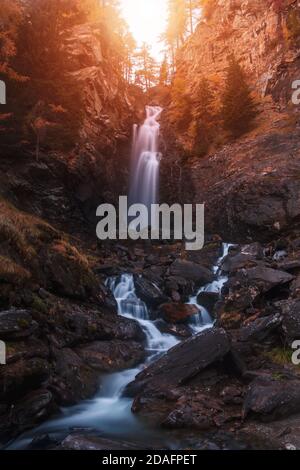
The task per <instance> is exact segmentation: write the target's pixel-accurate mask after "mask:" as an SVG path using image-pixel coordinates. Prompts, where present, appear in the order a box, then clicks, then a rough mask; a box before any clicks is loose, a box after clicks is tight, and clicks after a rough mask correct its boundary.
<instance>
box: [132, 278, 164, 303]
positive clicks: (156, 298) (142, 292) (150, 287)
mask: <svg viewBox="0 0 300 470" xmlns="http://www.w3.org/2000/svg"><path fill="white" fill-rule="evenodd" d="M134 285H135V290H136V294H137V296H138V297H139V298H140V299H141V300H143V301H144V302H146V304H147V305H149V306H151V307H157V306H158V305H160V304H162V303H163V302H165V301H166V297H165V296H164V295H163V293H162V292H161V290H160V289H159V288H158V287H157V286H156V285H155V284H154V283H153V282H150V281H148V280H147V279H145V278H144V277H136V278H135V280H134Z"/></svg>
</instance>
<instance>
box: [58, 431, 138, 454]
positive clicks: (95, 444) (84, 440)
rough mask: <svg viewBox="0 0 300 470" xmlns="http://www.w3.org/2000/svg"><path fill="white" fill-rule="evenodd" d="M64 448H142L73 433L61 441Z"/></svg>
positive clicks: (122, 442)
mask: <svg viewBox="0 0 300 470" xmlns="http://www.w3.org/2000/svg"><path fill="white" fill-rule="evenodd" d="M60 448H61V449H63V450H94V451H95V450H141V449H142V446H141V447H139V446H138V445H136V444H133V443H130V442H125V441H117V440H110V439H105V438H103V437H97V436H86V435H80V434H71V435H70V436H68V437H66V438H65V440H64V441H63V442H62V443H61V445H60Z"/></svg>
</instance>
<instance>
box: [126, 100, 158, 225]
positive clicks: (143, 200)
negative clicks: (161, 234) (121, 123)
mask: <svg viewBox="0 0 300 470" xmlns="http://www.w3.org/2000/svg"><path fill="white" fill-rule="evenodd" d="M161 113H162V108H160V107H159V106H147V107H146V119H145V122H144V124H143V125H142V126H140V128H138V127H137V126H136V125H135V126H134V131H133V143H132V162H131V178H130V192H129V202H130V205H132V204H144V205H145V206H146V207H147V209H148V214H151V205H152V204H156V203H157V202H158V188H159V163H160V159H161V154H160V153H159V131H160V125H159V122H158V118H159V116H160V114H161ZM148 225H149V220H145V225H144V226H145V227H147V226H148Z"/></svg>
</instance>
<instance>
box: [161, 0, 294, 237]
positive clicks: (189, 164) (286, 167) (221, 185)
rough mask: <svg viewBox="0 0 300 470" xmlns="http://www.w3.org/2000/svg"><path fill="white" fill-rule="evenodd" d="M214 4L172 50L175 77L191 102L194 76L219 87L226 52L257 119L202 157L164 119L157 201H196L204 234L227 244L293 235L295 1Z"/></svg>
mask: <svg viewBox="0 0 300 470" xmlns="http://www.w3.org/2000/svg"><path fill="white" fill-rule="evenodd" d="M214 4H215V7H214V9H213V10H212V14H211V17H210V18H209V19H207V20H206V21H203V22H202V23H201V24H200V25H199V26H198V28H197V30H196V32H195V34H194V36H193V37H192V38H191V39H190V40H189V41H188V43H187V44H186V45H185V46H184V47H183V48H182V50H181V51H180V54H179V58H178V72H177V73H178V74H180V75H181V76H182V75H183V76H184V77H185V81H186V86H187V90H186V93H187V95H188V97H189V98H191V99H193V95H194V94H195V93H196V90H197V84H198V83H199V82H200V80H201V78H202V77H205V78H208V79H209V80H210V82H211V83H215V84H216V89H215V91H216V90H218V89H220V90H222V89H223V82H224V77H225V74H226V68H227V65H228V56H229V55H230V54H231V53H234V54H235V55H236V57H237V59H238V60H239V61H240V62H241V64H242V66H243V68H244V69H245V72H246V76H247V79H248V80H249V83H250V85H251V87H252V89H253V90H254V91H255V92H256V96H257V101H258V102H259V107H260V114H259V116H258V118H257V119H256V121H255V125H254V129H252V131H249V132H248V133H247V134H245V135H244V136H242V137H240V138H239V139H237V140H235V141H232V140H230V139H227V140H224V141H223V143H222V144H219V145H218V146H217V147H215V148H212V149H211V150H210V152H211V153H210V154H208V155H206V156H204V157H199V156H196V155H193V153H192V154H191V155H186V154H185V151H184V150H183V149H182V143H183V146H184V144H186V143H188V142H189V135H188V133H187V132H186V133H185V132H181V133H180V130H179V132H177V133H176V135H174V133H173V136H172V132H173V131H172V128H171V127H172V126H169V125H168V122H167V120H165V122H164V126H165V140H166V142H167V151H166V157H165V160H164V162H163V171H162V172H163V176H162V188H163V189H162V198H163V199H166V200H168V201H172V202H174V200H177V201H178V200H181V201H182V202H183V203H187V202H191V200H193V201H194V202H196V203H203V202H204V203H205V204H206V230H207V231H208V232H217V233H220V234H222V235H223V236H224V237H225V238H226V239H227V240H229V241H245V240H248V239H254V240H257V239H264V240H265V239H272V238H274V237H277V236H281V235H282V234H289V235H290V234H291V233H293V234H295V233H298V232H299V217H300V212H299V203H298V190H299V142H298V136H299V107H297V106H294V105H292V101H291V98H292V82H293V81H294V80H297V79H299V78H300V52H299V51H300V49H299V36H300V26H299V25H300V16H299V2H298V1H291V0H289V1H278V2H275V1H270V2H265V1H261V0H257V1H256V0H251V1H247V0H243V1H242V0H216V1H215V2H214ZM298 21H299V22H298ZM297 28H298V29H297ZM179 142H180V143H179ZM178 181H180V184H179V185H178Z"/></svg>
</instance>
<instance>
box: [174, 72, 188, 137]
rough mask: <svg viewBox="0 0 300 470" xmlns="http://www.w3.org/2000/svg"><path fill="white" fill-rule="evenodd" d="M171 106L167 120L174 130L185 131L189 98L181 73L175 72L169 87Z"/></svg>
mask: <svg viewBox="0 0 300 470" xmlns="http://www.w3.org/2000/svg"><path fill="white" fill-rule="evenodd" d="M171 103H172V104H171V106H170V109H169V120H170V122H171V124H173V126H174V127H175V130H180V131H185V130H187V129H188V127H189V125H190V123H191V119H192V115H191V107H192V106H191V104H192V103H191V100H190V97H189V94H188V93H187V89H186V82H185V79H184V77H183V76H182V75H180V74H177V75H176V77H175V79H174V82H173V84H172V89H171Z"/></svg>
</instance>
